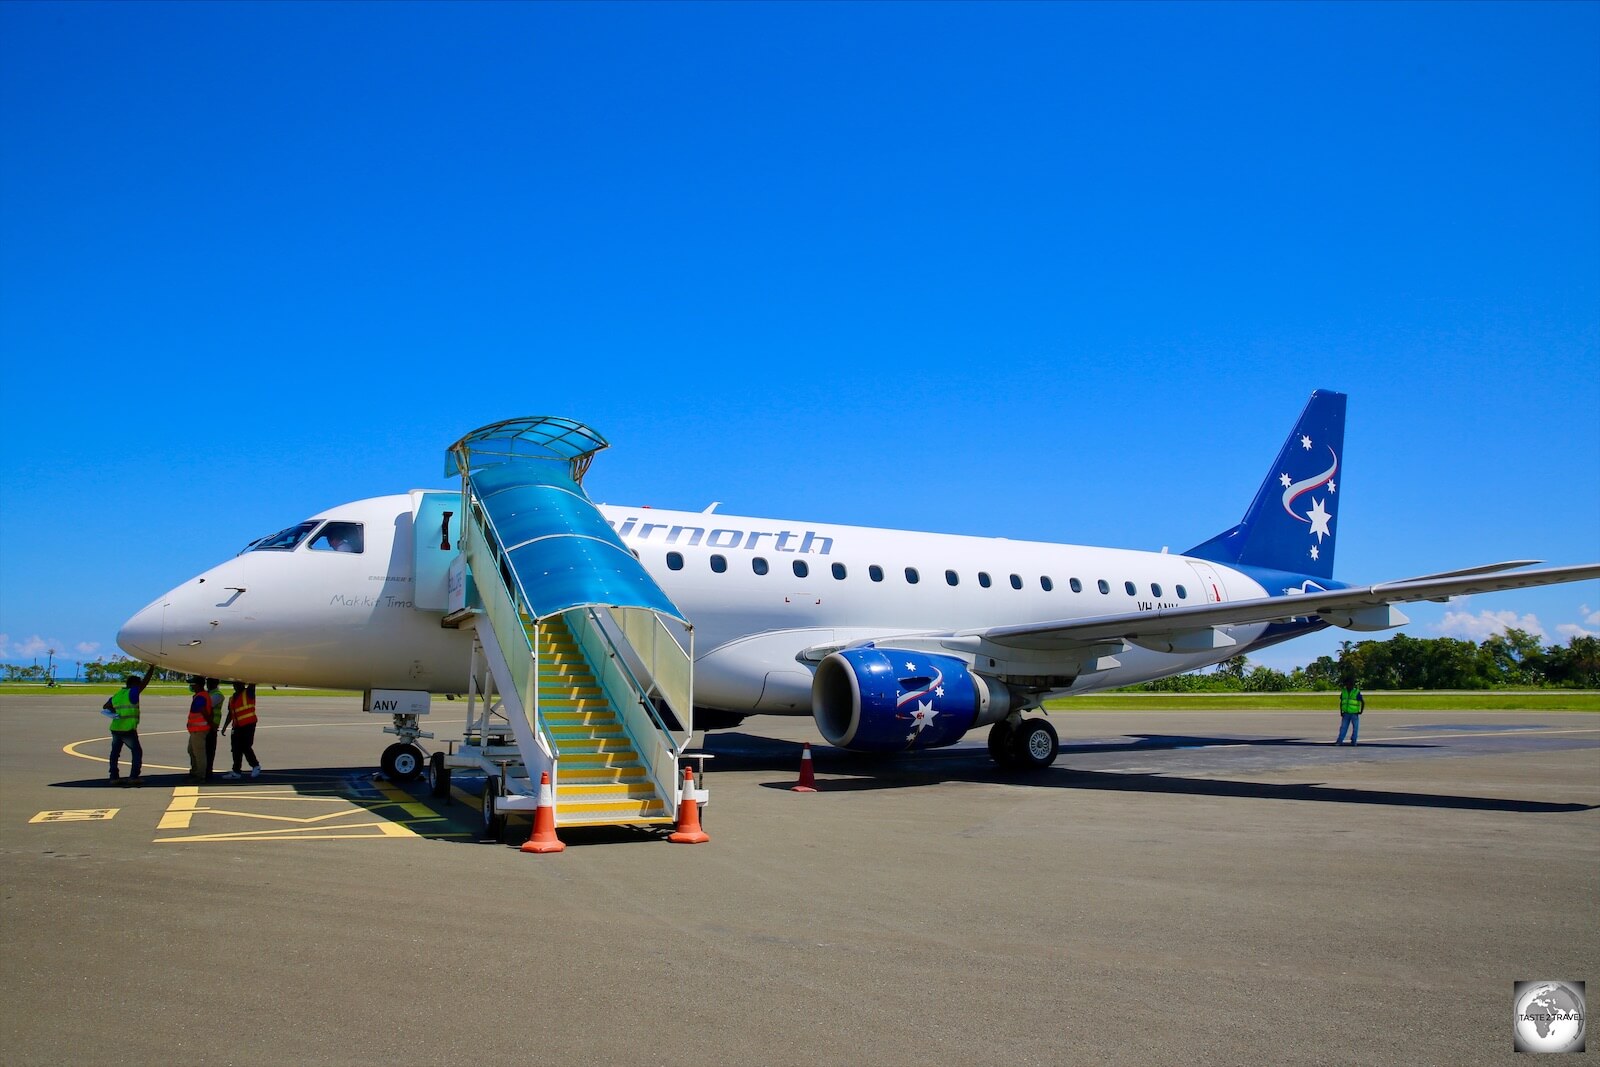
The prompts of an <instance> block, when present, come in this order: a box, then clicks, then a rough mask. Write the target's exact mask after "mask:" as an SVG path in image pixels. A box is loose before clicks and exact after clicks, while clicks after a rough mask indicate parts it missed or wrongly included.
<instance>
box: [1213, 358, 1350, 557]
mask: <svg viewBox="0 0 1600 1067" xmlns="http://www.w3.org/2000/svg"><path fill="white" fill-rule="evenodd" d="M1344 402H1345V395H1344V394H1343V393H1331V392H1328V391H1327V390H1324V389H1319V390H1317V391H1316V392H1314V393H1312V394H1311V399H1310V400H1309V401H1308V402H1307V403H1306V409H1305V410H1304V411H1302V412H1301V413H1300V418H1299V420H1298V421H1296V422H1295V424H1294V432H1293V433H1291V434H1290V435H1289V439H1288V440H1287V441H1285V442H1284V443H1283V450H1282V451H1280V452H1279V453H1278V458H1277V459H1276V460H1274V461H1273V464H1272V469H1271V470H1269V471H1267V477H1266V480H1265V481H1264V482H1262V483H1261V488H1260V489H1258V490H1257V491H1256V498H1255V500H1253V501H1251V503H1250V507H1249V509H1248V510H1247V511H1245V513H1244V518H1243V519H1241V520H1240V522H1239V525H1237V526H1235V527H1233V528H1232V529H1231V530H1224V531H1223V532H1222V533H1219V534H1218V535H1217V536H1215V537H1213V538H1212V539H1211V540H1209V541H1206V542H1204V543H1202V544H1198V545H1196V546H1194V547H1193V548H1191V549H1190V550H1189V551H1188V552H1187V553H1186V555H1190V556H1195V557H1198V558H1200V559H1208V560H1211V561H1212V562H1213V563H1226V564H1228V565H1229V566H1243V567H1266V568H1271V569H1272V570H1277V571H1286V572H1288V573H1290V574H1304V575H1308V576H1310V577H1314V578H1332V577H1333V546H1334V542H1335V540H1336V538H1335V535H1336V534H1337V533H1338V530H1336V529H1335V528H1334V512H1335V511H1336V510H1337V508H1336V507H1335V504H1336V503H1337V501H1338V499H1339V497H1340V496H1341V495H1342V494H1343V490H1344V471H1343V469H1342V467H1341V461H1340V457H1341V456H1342V455H1343V454H1344Z"/></svg>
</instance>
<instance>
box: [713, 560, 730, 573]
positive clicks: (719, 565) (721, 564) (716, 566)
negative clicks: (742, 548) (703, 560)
mask: <svg viewBox="0 0 1600 1067" xmlns="http://www.w3.org/2000/svg"><path fill="white" fill-rule="evenodd" d="M711 569H712V570H713V571H716V572H717V573H718V574H721V573H723V572H724V571H726V570H727V569H728V557H727V556H712V557H711Z"/></svg>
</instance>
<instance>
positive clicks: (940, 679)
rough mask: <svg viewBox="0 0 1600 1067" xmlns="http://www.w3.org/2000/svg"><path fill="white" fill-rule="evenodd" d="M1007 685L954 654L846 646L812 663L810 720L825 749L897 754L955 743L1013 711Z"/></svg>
mask: <svg viewBox="0 0 1600 1067" xmlns="http://www.w3.org/2000/svg"><path fill="white" fill-rule="evenodd" d="M1013 703H1014V702H1013V699H1012V694H1011V691H1010V690H1009V689H1008V688H1007V687H1006V685H1005V683H1004V682H1001V681H998V680H996V679H994V678H984V677H982V676H981V675H977V674H973V673H972V671H971V670H970V669H968V666H967V663H966V661H965V660H963V659H960V658H958V657H956V656H941V655H933V654H930V653H927V652H912V651H907V650H906V649H900V648H850V649H845V650H843V651H841V652H834V653H832V654H831V655H829V656H827V657H826V658H825V659H823V661H822V662H821V663H819V664H818V665H817V674H816V678H815V679H813V681H812V683H811V715H812V717H813V718H815V719H816V720H817V729H819V730H821V731H822V736H823V737H825V738H827V739H828V743H829V744H830V745H837V746H838V747H840V748H848V749H854V750H855V751H857V752H902V751H905V750H907V749H918V748H940V747H942V746H944V745H953V744H955V743H956V742H957V741H959V740H961V737H962V735H963V734H965V733H966V732H967V731H968V730H971V729H973V728H974V727H977V726H985V725H988V724H989V723H993V722H998V721H999V720H1001V719H1003V718H1005V717H1006V716H1007V715H1008V714H1010V712H1011V709H1012V707H1013Z"/></svg>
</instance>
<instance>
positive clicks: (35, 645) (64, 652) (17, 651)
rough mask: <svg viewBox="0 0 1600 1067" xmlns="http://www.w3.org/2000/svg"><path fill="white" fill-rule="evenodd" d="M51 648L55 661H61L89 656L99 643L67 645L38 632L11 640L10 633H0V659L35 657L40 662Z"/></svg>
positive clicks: (28, 658) (20, 659)
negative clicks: (54, 654)
mask: <svg viewBox="0 0 1600 1067" xmlns="http://www.w3.org/2000/svg"><path fill="white" fill-rule="evenodd" d="M52 648H53V649H55V651H56V662H57V663H63V662H66V661H68V660H72V659H76V658H79V657H82V658H84V659H87V658H89V657H90V656H92V655H94V654H95V653H96V652H98V651H99V650H100V643H99V642H98V641H77V642H74V643H72V644H70V645H69V644H68V643H66V642H65V641H62V640H60V639H58V638H54V637H40V636H39V635H38V634H33V635H32V636H30V637H26V638H22V639H20V640H16V641H13V640H12V639H11V635H10V634H0V660H10V661H12V662H16V663H20V662H23V661H24V660H34V659H37V660H40V661H41V663H42V662H43V661H44V660H46V659H48V658H49V655H50V650H51V649H52Z"/></svg>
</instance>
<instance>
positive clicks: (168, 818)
mask: <svg viewBox="0 0 1600 1067" xmlns="http://www.w3.org/2000/svg"><path fill="white" fill-rule="evenodd" d="M199 806H200V787H199V786H197V785H180V786H177V787H176V788H174V789H173V790H172V803H171V804H168V805H167V810H166V812H165V813H164V814H163V815H162V816H161V822H160V823H158V824H157V825H156V829H157V830H187V829H188V828H189V820H190V819H191V818H192V817H193V816H194V813H195V810H196V809H197V808H199Z"/></svg>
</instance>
